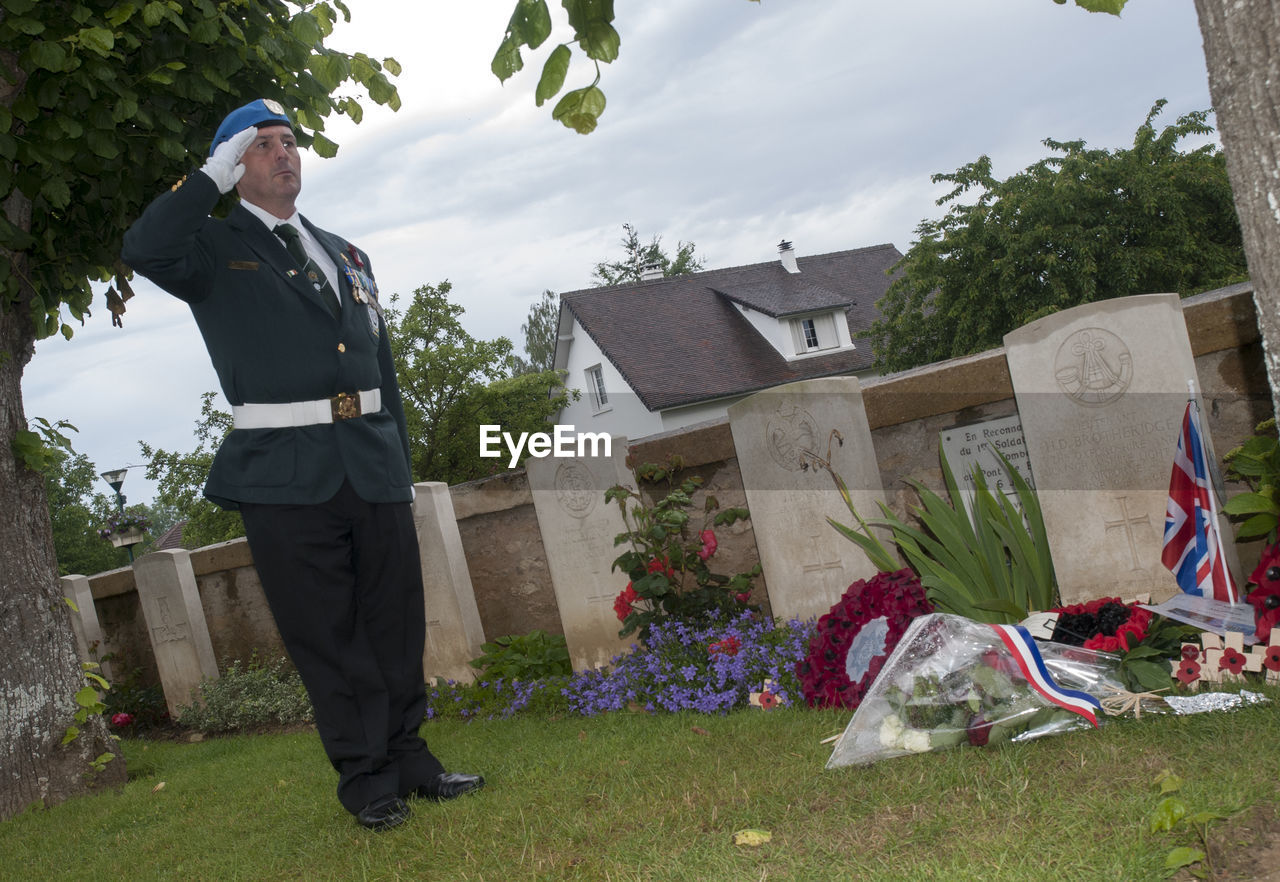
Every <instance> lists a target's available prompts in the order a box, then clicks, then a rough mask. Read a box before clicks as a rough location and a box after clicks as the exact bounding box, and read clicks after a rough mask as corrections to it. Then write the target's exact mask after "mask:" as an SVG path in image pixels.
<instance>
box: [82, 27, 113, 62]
mask: <svg viewBox="0 0 1280 882" xmlns="http://www.w3.org/2000/svg"><path fill="white" fill-rule="evenodd" d="M78 36H79V40H80V45H81V46H84V47H85V48H86V49H88V50H90V51H91V52H96V53H98V54H99V55H103V56H106V55H110V54H111V50H112V49H113V48H115V45H116V36H115V34H113V33H112V32H111V31H110V30H108V29H107V28H83V29H81V31H80V33H79V35H78Z"/></svg>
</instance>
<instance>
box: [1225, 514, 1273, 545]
mask: <svg viewBox="0 0 1280 882" xmlns="http://www.w3.org/2000/svg"><path fill="white" fill-rule="evenodd" d="M1278 524H1280V518H1277V517H1276V516H1275V515H1269V514H1260V515H1254V516H1253V517H1251V518H1249V519H1248V520H1245V521H1243V522H1241V524H1240V526H1239V527H1238V528H1237V529H1236V538H1237V539H1238V540H1240V541H1244V540H1246V539H1256V538H1258V537H1259V536H1266V535H1268V534H1269V533H1272V532H1273V531H1275V529H1276V526H1277V525H1278Z"/></svg>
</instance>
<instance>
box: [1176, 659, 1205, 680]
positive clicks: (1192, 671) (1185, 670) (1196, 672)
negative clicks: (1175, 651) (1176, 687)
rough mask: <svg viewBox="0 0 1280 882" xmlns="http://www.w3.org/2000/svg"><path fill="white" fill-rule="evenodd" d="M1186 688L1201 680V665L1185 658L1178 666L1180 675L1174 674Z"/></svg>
mask: <svg viewBox="0 0 1280 882" xmlns="http://www.w3.org/2000/svg"><path fill="white" fill-rule="evenodd" d="M1174 676H1175V677H1177V678H1178V679H1179V680H1180V681H1182V683H1183V684H1184V685H1186V686H1190V685H1191V684H1192V683H1194V682H1195V681H1196V680H1199V679H1200V664H1199V663H1198V662H1196V661H1193V660H1192V659H1189V658H1183V660H1182V664H1180V665H1178V673H1176V674H1174Z"/></svg>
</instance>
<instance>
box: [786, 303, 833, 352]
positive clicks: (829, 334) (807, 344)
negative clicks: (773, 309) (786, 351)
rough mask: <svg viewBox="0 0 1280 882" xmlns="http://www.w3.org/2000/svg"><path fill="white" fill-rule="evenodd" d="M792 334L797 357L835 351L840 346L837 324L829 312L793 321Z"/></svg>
mask: <svg viewBox="0 0 1280 882" xmlns="http://www.w3.org/2000/svg"><path fill="white" fill-rule="evenodd" d="M791 334H792V337H793V338H794V340H795V345H796V355H805V354H806V353H810V352H819V351H821V350H823V349H835V348H837V347H838V346H839V345H840V338H839V337H838V336H837V335H836V323H835V320H834V318H833V317H832V314H831V313H829V312H828V313H823V314H821V315H810V316H805V317H803V318H795V319H792V320H791Z"/></svg>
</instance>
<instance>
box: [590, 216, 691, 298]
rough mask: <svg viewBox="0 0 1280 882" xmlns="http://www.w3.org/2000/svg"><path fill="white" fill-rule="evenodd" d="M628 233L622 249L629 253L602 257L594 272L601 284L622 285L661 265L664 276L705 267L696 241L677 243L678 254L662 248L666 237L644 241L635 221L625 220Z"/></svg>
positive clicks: (598, 284) (623, 239)
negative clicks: (610, 258)
mask: <svg viewBox="0 0 1280 882" xmlns="http://www.w3.org/2000/svg"><path fill="white" fill-rule="evenodd" d="M622 229H624V230H626V233H627V234H626V235H625V236H623V237H622V250H623V251H624V252H626V256H625V257H624V258H623V259H622V260H615V261H601V262H600V263H597V264H596V268H595V269H594V270H593V271H592V273H591V278H593V279H595V281H596V286H597V287H603V286H605V285H621V284H623V283H624V282H639V281H640V279H641V276H642V274H643V273H644V271H645V269H647V268H648V267H651V266H656V267H659V268H660V269H661V270H662V275H663V276H664V277H668V276H679V275H683V274H684V273H696V272H697V271H698V270H700V269H702V268H703V265H704V264H703V261H702V258H700V257H698V256H696V255H695V254H694V253H693V252H694V248H695V247H696V246H695V245H694V244H693V243H692V242H678V243H676V256H675V257H674V258H671V257H668V256H667V253H666V252H665V251H663V250H662V237H661V236H654V237H653V241H652V242H650V243H649V244H648V245H643V244H641V242H640V235H639V234H638V233H637V232H636V228H635V227H633V226H632V225H631V224H623V225H622Z"/></svg>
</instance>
